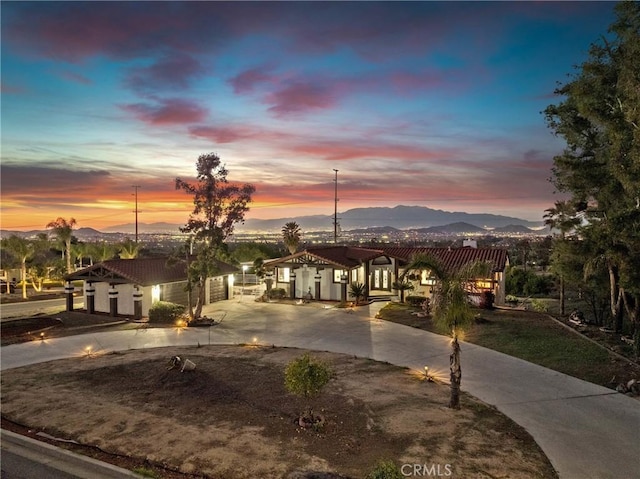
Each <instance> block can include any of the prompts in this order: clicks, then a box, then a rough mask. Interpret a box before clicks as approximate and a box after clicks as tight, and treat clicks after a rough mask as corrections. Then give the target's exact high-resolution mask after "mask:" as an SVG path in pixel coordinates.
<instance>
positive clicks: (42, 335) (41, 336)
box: [40, 332, 44, 341]
mask: <svg viewBox="0 0 640 479" xmlns="http://www.w3.org/2000/svg"><path fill="white" fill-rule="evenodd" d="M40 341H44V332H42V333H40Z"/></svg>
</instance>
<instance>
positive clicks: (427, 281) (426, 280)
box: [420, 269, 436, 286]
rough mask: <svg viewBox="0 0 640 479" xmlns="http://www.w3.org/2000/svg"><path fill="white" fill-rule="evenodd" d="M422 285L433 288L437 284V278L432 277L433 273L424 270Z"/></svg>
mask: <svg viewBox="0 0 640 479" xmlns="http://www.w3.org/2000/svg"><path fill="white" fill-rule="evenodd" d="M420 284H421V285H426V286H433V285H434V284H436V280H435V278H432V277H431V271H429V270H426V269H423V270H422V271H421V272H420Z"/></svg>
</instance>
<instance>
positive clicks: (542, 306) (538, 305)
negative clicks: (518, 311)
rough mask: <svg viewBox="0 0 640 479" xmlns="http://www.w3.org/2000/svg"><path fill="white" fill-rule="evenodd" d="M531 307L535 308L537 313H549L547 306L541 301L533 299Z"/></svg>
mask: <svg viewBox="0 0 640 479" xmlns="http://www.w3.org/2000/svg"><path fill="white" fill-rule="evenodd" d="M531 307H532V308H533V310H534V311H537V312H538V313H546V312H547V305H546V303H545V302H544V301H542V300H539V299H532V300H531Z"/></svg>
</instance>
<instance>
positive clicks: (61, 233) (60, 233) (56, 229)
mask: <svg viewBox="0 0 640 479" xmlns="http://www.w3.org/2000/svg"><path fill="white" fill-rule="evenodd" d="M75 225H76V220H75V219H74V218H71V219H70V220H69V221H67V220H65V219H64V218H57V219H56V220H55V221H50V222H49V223H47V228H51V229H52V230H53V234H55V235H56V237H57V238H58V240H59V241H60V243H62V244H64V252H65V256H66V259H67V273H72V272H73V269H72V268H71V236H72V233H73V227H74V226H75Z"/></svg>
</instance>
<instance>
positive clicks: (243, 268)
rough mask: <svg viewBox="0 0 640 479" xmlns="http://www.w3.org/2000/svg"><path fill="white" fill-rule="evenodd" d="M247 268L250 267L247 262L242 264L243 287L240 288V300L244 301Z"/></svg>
mask: <svg viewBox="0 0 640 479" xmlns="http://www.w3.org/2000/svg"><path fill="white" fill-rule="evenodd" d="M247 268H249V267H248V266H247V265H246V264H243V265H242V289H241V290H240V301H242V297H243V296H244V274H245V273H246V272H247Z"/></svg>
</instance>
